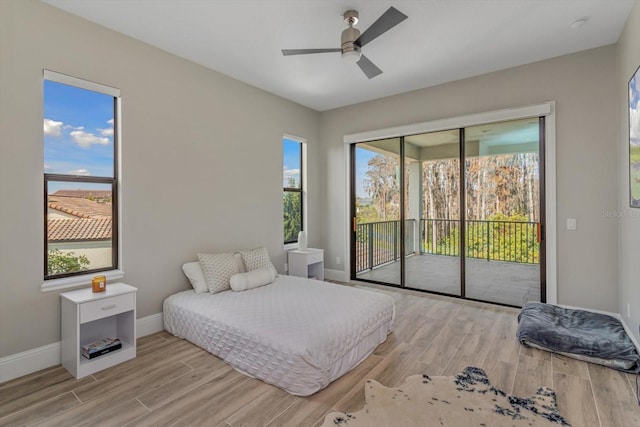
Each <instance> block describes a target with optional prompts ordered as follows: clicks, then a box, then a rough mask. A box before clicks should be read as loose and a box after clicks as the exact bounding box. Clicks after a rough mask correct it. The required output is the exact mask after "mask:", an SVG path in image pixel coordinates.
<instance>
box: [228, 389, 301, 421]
mask: <svg viewBox="0 0 640 427" xmlns="http://www.w3.org/2000/svg"><path fill="white" fill-rule="evenodd" d="M300 399H302V398H300V397H297V396H293V395H291V394H289V393H287V392H286V391H284V390H281V389H279V388H277V387H270V388H269V389H268V390H267V391H266V392H264V393H263V394H261V395H260V396H258V398H256V399H253V400H252V401H251V402H249V403H248V404H247V405H245V406H244V407H242V408H240V409H239V410H238V411H236V412H235V413H234V414H232V415H231V416H230V417H229V418H227V419H226V420H225V421H226V423H227V425H228V426H231V427H262V426H264V425H267V424H268V423H269V422H270V421H271V420H273V419H274V418H276V417H277V416H278V415H280V414H281V413H283V412H284V411H286V410H287V409H288V408H289V407H290V406H291V405H293V404H294V403H295V402H296V401H297V400H300Z"/></svg>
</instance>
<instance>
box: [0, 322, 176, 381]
mask: <svg viewBox="0 0 640 427" xmlns="http://www.w3.org/2000/svg"><path fill="white" fill-rule="evenodd" d="M163 329H164V325H163V321H162V313H156V314H152V315H151V316H147V317H142V318H140V319H138V320H137V321H136V336H137V338H140V337H144V336H146V335H150V334H153V333H156V332H160V331H162V330H163ZM59 364H60V342H59V341H58V342H55V343H52V344H47V345H44V346H42V347H38V348H33V349H31V350H27V351H23V352H22V353H17V354H12V355H11V356H6V357H3V358H0V383H3V382H5V381H9V380H12V379H15V378H18V377H22V376H24V375H28V374H31V373H33V372H36V371H39V370H41V369H45V368H49V367H51V366H56V365H59Z"/></svg>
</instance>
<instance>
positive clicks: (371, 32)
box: [282, 7, 407, 79]
mask: <svg viewBox="0 0 640 427" xmlns="http://www.w3.org/2000/svg"><path fill="white" fill-rule="evenodd" d="M342 16H343V18H344V23H345V24H347V25H348V26H349V27H348V28H347V29H345V30H344V31H343V32H342V37H341V44H340V46H341V47H340V48H328V49H283V50H282V54H283V55H284V56H289V55H305V54H310V53H327V52H341V54H342V59H343V60H344V61H346V62H355V63H357V64H358V66H359V67H360V69H361V70H362V72H363V73H364V74H365V75H366V76H367V77H368V78H369V79H372V78H374V77H375V76H377V75H379V74H382V70H381V69H380V68H378V67H377V66H376V65H375V64H374V63H373V62H371V61H370V60H369V58H367V57H366V56H364V55H363V54H362V47H363V46H364V45H366V44H367V43H369V42H371V41H373V40H374V39H376V38H378V37H379V36H381V35H382V34H384V33H386V32H387V31H389V30H390V29H392V28H393V27H395V26H396V25H398V24H399V23H401V22H402V21H404V20H405V19H407V15H405V14H404V13H402V12H400V11H399V10H398V9H396V8H394V7H390V8H389V9H387V11H386V12H385V13H383V14H382V16H380V17H379V18H378V19H377V20H376V21H375V22H374V23H373V24H371V26H370V27H369V28H367V29H366V30H365V32H364V33H362V34H360V30H358V29H357V28H355V27H354V25H356V24H357V23H358V12H357V11H355V10H347V11H346V12H345V13H344V14H343V15H342Z"/></svg>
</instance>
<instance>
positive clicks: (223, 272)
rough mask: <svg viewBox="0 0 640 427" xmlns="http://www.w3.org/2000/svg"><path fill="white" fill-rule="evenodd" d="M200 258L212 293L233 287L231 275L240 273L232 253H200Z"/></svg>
mask: <svg viewBox="0 0 640 427" xmlns="http://www.w3.org/2000/svg"><path fill="white" fill-rule="evenodd" d="M198 259H199V260H200V267H201V268H202V272H203V273H204V278H205V280H206V281H207V288H208V289H209V292H210V293H212V294H216V293H218V292H222V291H228V290H229V289H231V284H230V279H231V276H233V275H234V274H238V273H239V270H238V264H236V260H235V258H234V256H233V254H232V253H224V254H198Z"/></svg>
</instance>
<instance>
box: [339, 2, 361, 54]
mask: <svg viewBox="0 0 640 427" xmlns="http://www.w3.org/2000/svg"><path fill="white" fill-rule="evenodd" d="M343 16H344V22H345V24H347V25H349V28H347V29H345V30H344V31H343V32H342V40H341V42H342V43H341V48H342V59H344V60H345V61H349V62H358V60H359V59H360V46H358V45H357V44H355V43H354V42H355V41H356V40H358V38H359V37H360V30H358V29H357V28H354V27H353V26H354V25H355V24H357V23H358V12H357V11H355V10H347V11H346V12H345V13H344V15H343Z"/></svg>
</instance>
